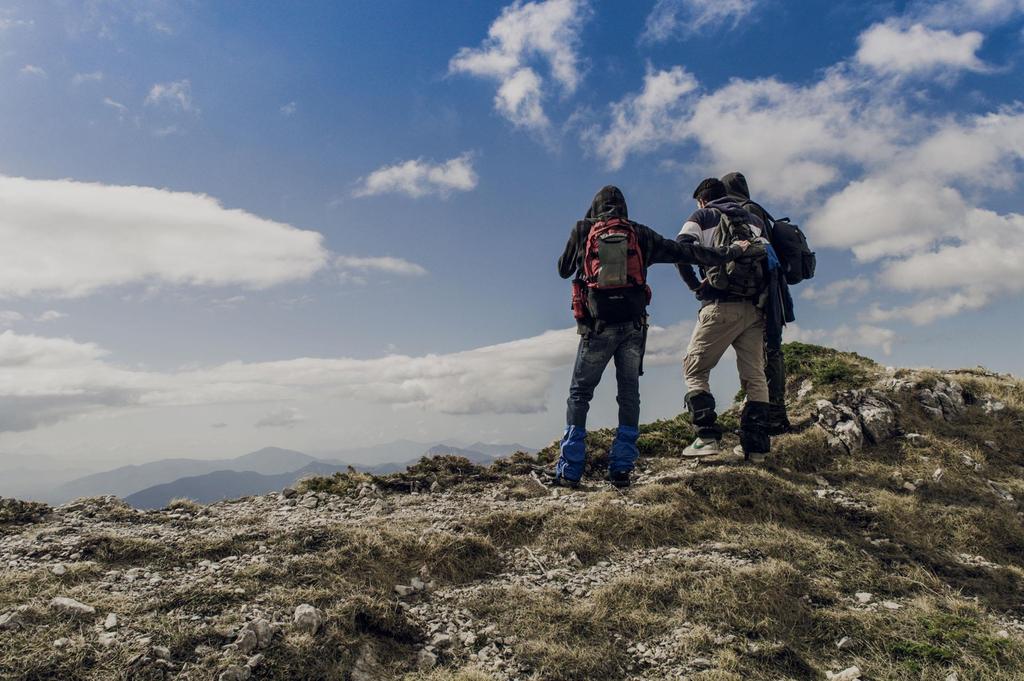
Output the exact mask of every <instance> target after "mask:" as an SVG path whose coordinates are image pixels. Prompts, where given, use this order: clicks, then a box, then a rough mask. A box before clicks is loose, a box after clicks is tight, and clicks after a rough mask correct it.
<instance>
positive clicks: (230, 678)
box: [217, 664, 252, 681]
mask: <svg viewBox="0 0 1024 681" xmlns="http://www.w3.org/2000/svg"><path fill="white" fill-rule="evenodd" d="M250 676H252V671H251V670H250V669H249V668H248V667H239V666H238V665H236V664H233V665H231V666H230V667H228V668H227V669H225V670H224V671H222V672H221V673H220V676H218V677H217V681H249V677H250Z"/></svg>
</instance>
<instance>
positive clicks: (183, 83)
mask: <svg viewBox="0 0 1024 681" xmlns="http://www.w3.org/2000/svg"><path fill="white" fill-rule="evenodd" d="M145 104H147V105H151V106H153V105H161V104H162V105H167V106H170V107H171V108H175V109H178V110H180V111H185V112H188V113H199V110H198V109H197V108H195V106H194V105H193V103H192V83H191V81H189V79H187V78H185V79H183V80H176V81H173V82H170V83H156V84H155V85H153V87H151V88H150V89H149V94H148V95H146V99H145Z"/></svg>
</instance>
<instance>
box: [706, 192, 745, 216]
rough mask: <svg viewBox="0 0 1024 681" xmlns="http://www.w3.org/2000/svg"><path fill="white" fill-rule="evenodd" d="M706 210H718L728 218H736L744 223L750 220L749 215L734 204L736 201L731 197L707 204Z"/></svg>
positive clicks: (738, 205) (724, 197)
mask: <svg viewBox="0 0 1024 681" xmlns="http://www.w3.org/2000/svg"><path fill="white" fill-rule="evenodd" d="M707 208H715V209H716V210H720V211H722V212H723V213H725V214H726V215H728V216H729V217H736V218H739V219H741V220H743V221H744V222H746V221H747V220H749V219H750V213H748V212H747V211H745V210H744V209H743V207H742V206H740V204H738V203H736V199H734V198H733V197H731V196H723V197H722V198H720V199H715V200H714V201H710V202H708V204H707Z"/></svg>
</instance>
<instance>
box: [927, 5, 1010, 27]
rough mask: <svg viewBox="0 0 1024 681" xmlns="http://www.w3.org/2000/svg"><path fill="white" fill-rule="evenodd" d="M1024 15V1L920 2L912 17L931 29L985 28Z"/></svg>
mask: <svg viewBox="0 0 1024 681" xmlns="http://www.w3.org/2000/svg"><path fill="white" fill-rule="evenodd" d="M1021 13H1024V0H921V1H919V2H917V3H915V4H914V5H912V8H911V12H910V15H911V16H912V17H915V18H917V19H918V20H920V21H922V22H924V23H925V24H927V25H929V26H943V27H954V28H982V27H988V26H994V25H997V24H1001V23H1003V22H1005V21H1009V20H1010V19H1012V18H1014V16H1016V15H1017V14H1021Z"/></svg>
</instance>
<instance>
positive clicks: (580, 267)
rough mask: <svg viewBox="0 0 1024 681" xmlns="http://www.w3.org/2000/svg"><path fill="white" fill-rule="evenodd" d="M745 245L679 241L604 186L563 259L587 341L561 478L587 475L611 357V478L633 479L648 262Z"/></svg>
mask: <svg viewBox="0 0 1024 681" xmlns="http://www.w3.org/2000/svg"><path fill="white" fill-rule="evenodd" d="M746 246H747V244H746V243H744V242H740V243H736V244H732V245H730V246H729V247H722V248H713V247H705V246H702V245H699V244H692V243H683V244H680V243H676V242H674V241H671V240H669V239H665V238H664V237H662V236H660V235H659V234H658V233H657V232H655V231H654V230H652V229H651V228H650V227H647V226H645V225H641V224H639V223H637V222H633V221H632V220H630V219H629V213H628V210H627V207H626V199H625V197H624V196H623V194H622V192H621V191H620V190H619V188H618V187H613V186H610V185H609V186H607V187H604V188H603V189H601V190H600V191H599V192H598V193H597V195H596V196H595V197H594V200H593V202H592V203H591V206H590V210H588V211H587V216H586V218H585V219H584V220H580V221H579V222H577V223H576V226H575V227H574V228H573V230H572V233H571V234H570V235H569V241H568V243H567V244H566V246H565V251H564V252H563V253H562V257H560V258H559V259H558V274H559V275H560V276H561V277H562V278H563V279H568V278H569V277H573V276H574V280H573V296H572V308H573V316H574V317H575V318H576V322H577V330H578V332H579V334H580V343H579V349H578V351H577V353H576V363H575V365H574V367H573V374H572V383H571V385H570V387H569V399H568V402H567V406H568V409H567V412H566V428H565V433H564V434H563V436H562V441H561V445H560V455H559V458H558V463H557V464H556V467H555V473H554V475H555V484H558V485H566V486H569V487H577V486H578V485H579V482H580V479H581V478H582V477H583V469H584V465H585V463H586V435H587V429H586V428H587V412H588V411H589V410H590V401H591V399H593V397H594V389H595V388H596V387H597V384H598V382H599V381H600V380H601V375H602V374H603V373H604V369H605V367H606V366H607V365H608V362H609V361H611V360H612V359H614V360H615V378H616V380H617V381H618V395H617V397H616V400H617V401H618V403H619V428H618V431H617V432H616V436H615V441H614V442H613V443H612V448H611V452H610V453H609V456H608V458H609V462H608V481H609V482H611V483H612V484H613V485H615V486H616V487H627V486H629V484H630V473H631V472H632V470H633V467H634V465H635V462H636V458H637V454H638V451H637V447H636V441H637V437H638V436H639V434H640V431H639V425H640V375H641V374H642V373H643V355H644V345H645V343H646V339H647V305H648V304H649V303H650V300H651V289H650V287H649V286H648V285H647V268H648V267H649V266H650V265H653V264H655V263H691V264H701V265H707V266H711V265H722V264H724V263H727V262H730V261H732V260H734V259H735V258H737V257H739V256H740V255H741V254H742V253H743V251H744V249H745V248H746Z"/></svg>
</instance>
